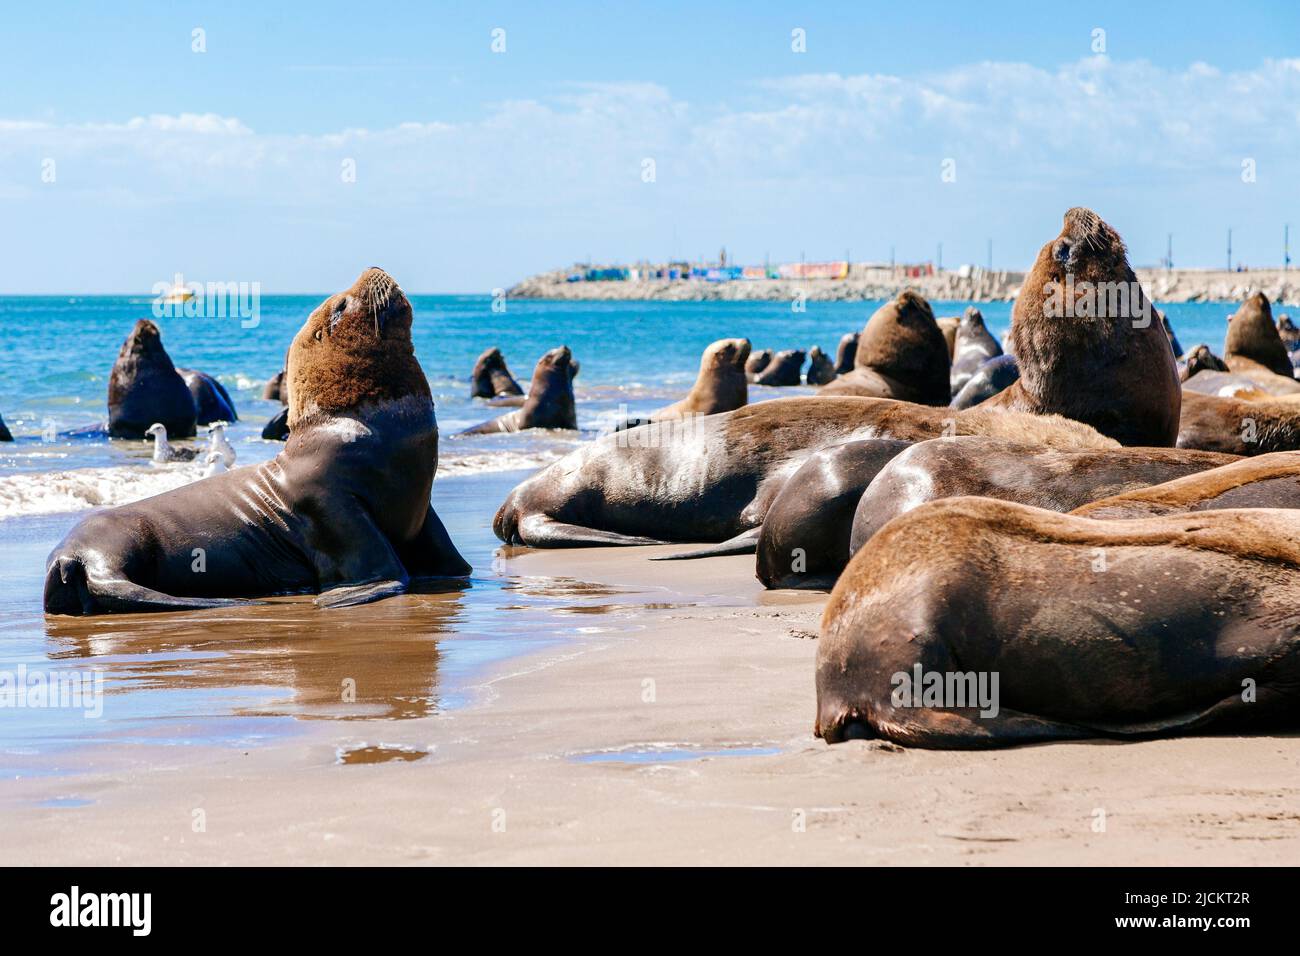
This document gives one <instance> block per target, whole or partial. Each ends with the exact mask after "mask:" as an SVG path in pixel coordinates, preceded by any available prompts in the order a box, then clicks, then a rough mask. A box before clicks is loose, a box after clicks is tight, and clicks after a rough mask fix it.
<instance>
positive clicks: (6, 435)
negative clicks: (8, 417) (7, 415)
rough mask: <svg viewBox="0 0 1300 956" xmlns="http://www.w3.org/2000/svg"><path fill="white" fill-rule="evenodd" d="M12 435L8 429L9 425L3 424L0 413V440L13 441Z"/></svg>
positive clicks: (2, 417)
mask: <svg viewBox="0 0 1300 956" xmlns="http://www.w3.org/2000/svg"><path fill="white" fill-rule="evenodd" d="M13 440H14V436H13V434H12V433H11V432H10V431H9V426H8V425H6V424H5V420H4V416H3V415H0V441H13Z"/></svg>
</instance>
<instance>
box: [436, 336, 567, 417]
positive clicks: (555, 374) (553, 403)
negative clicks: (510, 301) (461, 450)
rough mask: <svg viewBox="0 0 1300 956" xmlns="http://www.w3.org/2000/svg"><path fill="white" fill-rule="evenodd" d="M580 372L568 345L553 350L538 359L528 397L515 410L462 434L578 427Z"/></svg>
mask: <svg viewBox="0 0 1300 956" xmlns="http://www.w3.org/2000/svg"><path fill="white" fill-rule="evenodd" d="M577 374H578V363H577V362H575V361H573V353H572V352H570V351H569V347H568V346H567V345H561V346H560V347H559V348H554V349H551V350H550V351H549V352H547V353H546V354H545V355H543V356H542V357H541V358H540V359H538V360H537V367H536V368H534V369H533V380H532V382H531V383H530V384H529V386H528V398H527V399H525V400H524V404H523V405H522V406H521V407H519V408H516V409H515V410H514V411H513V412H506V413H505V414H504V415H501V416H500V417H498V418H493V419H491V420H490V421H486V422H483V423H481V424H479V425H475V426H474V427H472V428H467V429H465V430H464V431H463V432H460V434H462V435H490V434H494V433H496V432H517V431H523V430H524V429H525V428H567V429H572V430H576V429H577V427H578V410H577V405H576V403H575V402H574V398H573V377H574V376H575V375H577Z"/></svg>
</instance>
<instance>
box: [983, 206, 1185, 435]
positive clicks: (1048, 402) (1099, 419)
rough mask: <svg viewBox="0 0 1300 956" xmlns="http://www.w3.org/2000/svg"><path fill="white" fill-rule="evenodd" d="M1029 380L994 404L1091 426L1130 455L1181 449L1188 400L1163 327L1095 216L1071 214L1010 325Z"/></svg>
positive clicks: (1114, 238) (1114, 237)
mask: <svg viewBox="0 0 1300 956" xmlns="http://www.w3.org/2000/svg"><path fill="white" fill-rule="evenodd" d="M1011 342H1012V347H1011V351H1012V353H1014V355H1015V356H1016V361H1017V362H1018V363H1019V365H1020V380H1019V381H1017V382H1015V383H1014V384H1012V385H1011V386H1010V387H1008V388H1007V389H1006V390H1005V391H1003V392H1000V393H999V394H998V395H995V396H994V397H993V398H991V399H989V401H988V402H987V403H986V404H987V405H990V406H995V407H998V408H1011V409H1015V410H1016V411H1022V412H1037V413H1053V414H1057V415H1064V416H1066V417H1067V418H1073V419H1076V420H1077V421H1081V422H1086V423H1087V424H1089V425H1091V426H1093V427H1094V428H1096V429H1097V430H1098V431H1099V432H1101V433H1102V434H1103V435H1109V436H1110V437H1111V438H1114V439H1115V440H1116V441H1118V442H1119V443H1120V444H1123V445H1149V446H1165V447H1168V446H1170V445H1173V444H1174V442H1175V440H1176V439H1177V437H1178V411H1179V407H1180V400H1181V395H1182V392H1181V391H1180V390H1179V387H1178V370H1177V367H1176V366H1175V363H1174V355H1173V352H1172V351H1171V350H1170V348H1169V340H1168V338H1166V336H1165V333H1164V330H1163V329H1162V328H1161V326H1160V323H1159V322H1158V321H1155V320H1154V311H1153V309H1152V307H1151V303H1150V301H1149V300H1148V299H1147V297H1146V294H1145V293H1144V292H1143V291H1142V287H1141V286H1140V285H1139V284H1138V281H1137V277H1136V276H1135V275H1134V274H1133V270H1132V268H1130V267H1129V263H1128V255H1127V253H1126V252H1125V249H1124V242H1123V240H1122V239H1120V237H1119V234H1118V233H1116V232H1115V230H1114V229H1112V228H1111V227H1110V226H1109V225H1107V224H1106V223H1105V222H1103V221H1102V219H1101V217H1100V216H1098V215H1097V214H1096V213H1095V212H1093V211H1092V210H1090V209H1082V208H1075V209H1071V210H1070V211H1069V212H1067V213H1066V214H1065V222H1064V225H1063V227H1062V229H1061V233H1060V235H1059V236H1057V237H1056V238H1055V239H1053V240H1052V241H1050V242H1048V243H1047V244H1046V245H1044V246H1043V248H1042V250H1041V251H1040V252H1039V253H1038V259H1037V261H1036V262H1035V263H1034V267H1033V269H1032V270H1031V271H1030V273H1029V275H1028V276H1027V277H1026V279H1025V281H1024V284H1023V285H1022V286H1021V287H1020V295H1019V296H1018V297H1017V298H1016V304H1015V307H1014V309H1013V310H1012V315H1011Z"/></svg>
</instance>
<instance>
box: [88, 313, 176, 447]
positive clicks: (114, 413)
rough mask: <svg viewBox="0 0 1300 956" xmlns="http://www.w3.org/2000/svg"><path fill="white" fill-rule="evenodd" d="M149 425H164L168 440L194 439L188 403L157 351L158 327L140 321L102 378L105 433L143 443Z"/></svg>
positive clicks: (172, 369)
mask: <svg viewBox="0 0 1300 956" xmlns="http://www.w3.org/2000/svg"><path fill="white" fill-rule="evenodd" d="M154 424H161V425H163V426H165V427H166V429H167V434H169V435H171V437H172V438H192V437H194V432H195V428H194V426H195V411H194V398H193V396H192V395H191V394H190V389H189V386H188V385H186V384H185V379H184V378H182V377H181V374H180V373H179V372H178V371H176V366H175V365H173V364H172V360H171V356H169V355H168V354H167V350H166V349H165V348H163V344H162V333H161V332H159V331H158V326H157V325H155V324H154V323H153V321H152V320H150V319H140V320H139V321H138V322H136V323H135V326H134V327H133V328H132V329H131V334H130V335H128V336H127V337H126V341H125V342H123V343H122V349H121V351H120V352H118V355H117V361H115V362H114V363H113V371H112V372H111V373H109V376H108V434H109V435H110V436H111V437H113V438H135V439H141V440H143V439H144V437H145V432H146V431H147V430H148V429H149V427H150V426H151V425H154Z"/></svg>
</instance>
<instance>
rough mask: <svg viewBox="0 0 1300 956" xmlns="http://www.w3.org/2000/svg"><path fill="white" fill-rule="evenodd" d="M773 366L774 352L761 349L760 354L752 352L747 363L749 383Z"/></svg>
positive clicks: (746, 374) (746, 369)
mask: <svg viewBox="0 0 1300 956" xmlns="http://www.w3.org/2000/svg"><path fill="white" fill-rule="evenodd" d="M771 364H772V350H771V349H761V350H760V351H758V352H751V353H750V355H749V358H748V359H747V360H746V362H745V377H746V378H747V379H749V381H751V382H752V381H754V379H756V378H758V375H759V373H760V372H762V371H763V369H765V368H767V367H768V366H769V365H771Z"/></svg>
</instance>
